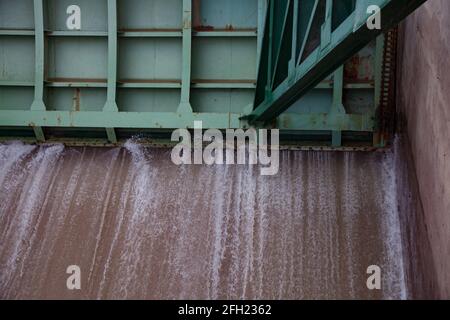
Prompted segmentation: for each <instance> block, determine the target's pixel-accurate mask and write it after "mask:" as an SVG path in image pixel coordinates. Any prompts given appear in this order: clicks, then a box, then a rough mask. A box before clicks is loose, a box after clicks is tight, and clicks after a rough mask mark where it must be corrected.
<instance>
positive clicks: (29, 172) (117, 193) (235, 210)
mask: <svg viewBox="0 0 450 320" xmlns="http://www.w3.org/2000/svg"><path fill="white" fill-rule="evenodd" d="M0 188H1V190H0V298H4V299H5V298H6V299H24V298H33V299H35V298H44V299H50V298H60V299H78V298H82V299H88V298H89V299H91V298H92V299H134V298H136V299H217V298H221V299H241V298H254V299H260V298H263V299H305V298H308V299H318V298H331V299H334V298H369V299H372V298H383V299H390V298H406V297H407V296H408V292H407V289H406V288H407V287H408V286H407V284H406V280H405V279H406V277H405V275H404V274H405V273H404V268H405V267H404V266H405V261H403V256H404V254H403V252H402V251H403V248H402V244H401V243H402V241H401V232H400V224H399V216H398V215H399V214H398V208H397V196H396V180H395V156H394V154H393V153H392V152H387V153H331V152H323V153H322V152H294V151H284V152H282V153H281V159H280V172H279V174H278V175H276V176H273V177H267V176H261V175H260V170H259V168H257V167H254V168H249V167H246V166H212V167H208V166H184V167H177V166H175V165H173V164H172V163H171V161H170V151H168V150H156V149H149V148H145V147H142V146H139V145H137V144H133V143H127V145H126V146H125V147H124V148H116V149H101V148H65V147H63V146H61V145H53V146H41V147H37V146H29V145H24V144H21V143H18V142H16V143H10V144H4V145H0ZM406 263H407V261H406ZM70 265H78V266H79V267H80V269H81V279H82V280H81V282H82V288H81V290H79V291H70V290H68V289H67V287H66V280H67V278H68V277H69V275H68V274H66V269H67V267H68V266H70ZM370 265H378V266H379V267H381V269H382V289H381V290H380V291H370V290H368V288H367V286H366V281H367V278H368V275H367V273H366V271H367V268H368V267H369V266H370Z"/></svg>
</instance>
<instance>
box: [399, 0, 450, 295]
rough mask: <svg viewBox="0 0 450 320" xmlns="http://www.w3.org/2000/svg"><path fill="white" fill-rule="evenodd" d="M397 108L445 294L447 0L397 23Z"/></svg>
mask: <svg viewBox="0 0 450 320" xmlns="http://www.w3.org/2000/svg"><path fill="white" fill-rule="evenodd" d="M400 40H401V41H400V43H401V47H402V48H401V49H402V50H401V52H400V55H399V59H398V60H399V66H400V70H399V72H398V79H397V80H398V109H399V114H400V117H401V119H402V120H404V125H405V127H406V131H407V134H408V136H409V139H410V145H411V150H412V157H413V160H414V165H415V167H416V172H417V181H418V189H419V193H420V195H421V202H422V207H423V214H424V223H425V225H426V229H427V233H428V237H429V241H430V244H431V254H432V260H433V261H432V263H433V264H434V267H435V269H436V274H437V287H438V293H439V295H440V297H441V298H450V1H448V0H429V1H428V2H427V3H426V4H424V6H422V7H421V8H420V9H419V10H417V11H416V12H415V13H414V14H413V15H412V16H410V17H409V18H408V19H407V20H406V21H405V22H404V23H403V25H402V26H401V36H400Z"/></svg>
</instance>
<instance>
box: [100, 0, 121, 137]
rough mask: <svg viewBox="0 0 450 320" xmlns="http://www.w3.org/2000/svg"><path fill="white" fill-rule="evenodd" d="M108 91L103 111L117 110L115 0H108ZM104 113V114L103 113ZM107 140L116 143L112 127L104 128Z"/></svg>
mask: <svg viewBox="0 0 450 320" xmlns="http://www.w3.org/2000/svg"><path fill="white" fill-rule="evenodd" d="M107 90H108V92H107V99H106V103H105V106H104V108H103V111H104V112H118V111H119V108H118V107H117V103H116V94H117V0H108V89H107ZM105 115H106V114H105ZM106 134H107V135H108V140H109V141H110V142H112V143H117V138H116V134H115V130H114V128H106Z"/></svg>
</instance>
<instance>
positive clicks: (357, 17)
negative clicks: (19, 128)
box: [245, 0, 425, 145]
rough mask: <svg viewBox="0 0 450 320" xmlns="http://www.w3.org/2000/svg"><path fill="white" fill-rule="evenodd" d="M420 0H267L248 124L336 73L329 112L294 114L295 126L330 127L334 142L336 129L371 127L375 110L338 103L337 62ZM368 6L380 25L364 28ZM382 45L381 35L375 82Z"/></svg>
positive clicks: (339, 80)
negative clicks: (356, 111)
mask: <svg viewBox="0 0 450 320" xmlns="http://www.w3.org/2000/svg"><path fill="white" fill-rule="evenodd" d="M423 2H425V0H370V1H369V0H339V1H333V0H281V1H275V0H269V9H268V11H267V18H266V25H265V33H264V41H263V48H262V49H261V52H262V58H261V60H260V66H259V77H258V83H257V92H256V97H255V109H254V111H253V112H252V113H251V114H250V115H248V116H246V117H245V119H247V120H249V121H250V122H251V123H253V124H257V123H258V122H261V123H263V124H264V123H266V124H267V123H268V122H270V121H273V120H274V119H276V118H277V117H279V116H280V115H281V114H282V113H283V112H284V111H286V110H287V109H288V108H289V107H290V106H291V105H292V104H293V103H294V102H296V101H298V99H300V98H301V97H302V96H304V95H305V94H306V93H307V92H309V91H310V90H311V89H312V88H314V87H315V86H317V85H318V84H319V83H320V82H321V81H322V80H323V79H324V78H325V77H327V76H328V75H330V74H331V73H332V72H335V73H334V89H335V94H334V102H333V106H332V108H331V110H330V111H329V113H327V114H313V115H307V116H297V117H298V119H297V125H298V127H299V128H302V129H304V130H311V129H314V130H331V131H333V144H335V145H340V143H341V142H340V132H341V131H346V130H351V131H374V130H376V126H375V125H374V123H371V121H370V119H372V118H373V117H374V114H375V112H374V113H373V114H367V115H366V116H364V115H351V114H346V113H345V110H344V109H343V108H342V90H341V89H342V67H340V66H341V65H342V64H343V63H344V62H346V61H347V60H348V59H349V58H350V57H352V56H353V55H354V54H355V53H357V52H358V51H359V50H361V49H362V48H363V47H364V46H365V45H367V44H368V43H369V42H370V41H372V40H373V39H375V38H377V37H378V36H379V35H380V34H382V33H384V32H386V31H387V30H389V29H390V28H391V27H393V26H394V25H396V24H397V23H398V22H399V21H401V20H402V19H403V18H405V17H406V16H407V15H409V14H410V13H411V12H412V11H413V10H415V9H416V8H417V7H418V6H420V5H421V4H422V3H423ZM369 5H377V6H378V7H379V8H380V9H381V19H382V29H381V30H377V29H374V30H369V28H368V27H367V23H366V22H367V19H368V18H369V16H370V14H371V13H370V12H369V13H368V12H367V8H368V6H369ZM306 17H309V18H308V19H305V18H306ZM305 21H308V22H307V23H305ZM383 44H384V40H383V39H382V38H380V39H379V40H378V46H377V60H378V61H377V76H378V79H377V81H378V82H380V80H381V79H380V77H381V68H382V61H381V60H380V59H382V52H383ZM336 70H337V71H336ZM379 88H380V86H378V92H377V95H378V96H379V94H380V89H379ZM317 123H320V125H317Z"/></svg>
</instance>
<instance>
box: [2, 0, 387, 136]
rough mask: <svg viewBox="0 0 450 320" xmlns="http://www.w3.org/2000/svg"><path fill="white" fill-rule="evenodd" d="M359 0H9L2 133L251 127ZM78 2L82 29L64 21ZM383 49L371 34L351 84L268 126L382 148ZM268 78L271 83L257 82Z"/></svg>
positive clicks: (315, 92) (350, 68) (311, 95)
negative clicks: (377, 136)
mask: <svg viewBox="0 0 450 320" xmlns="http://www.w3.org/2000/svg"><path fill="white" fill-rule="evenodd" d="M275 3H276V4H275ZM336 3H340V4H339V5H333V6H331V4H336ZM357 3H358V1H357V0H356V2H355V0H345V1H327V0H320V1H316V0H286V1H275V2H272V4H270V3H269V2H268V1H266V0H228V1H223V0H0V68H1V69H0V134H1V135H6V136H12V137H17V136H24V137H25V136H27V137H28V136H29V135H30V132H31V134H34V135H35V137H36V138H37V139H38V140H41V141H43V140H44V139H47V140H48V139H50V140H51V139H52V137H54V136H55V137H56V136H57V137H68V138H69V137H70V138H72V137H73V136H77V135H78V137H79V139H80V140H83V139H85V138H94V139H98V138H101V139H108V140H110V142H116V140H117V139H118V138H121V137H122V135H124V132H127V134H128V133H131V134H142V133H143V132H145V133H152V132H155V133H159V132H160V130H166V131H165V132H170V130H171V129H175V128H180V127H189V128H190V127H192V126H193V124H194V123H193V121H194V120H203V121H204V124H203V126H204V128H219V129H226V128H247V127H248V126H249V123H248V121H247V120H245V119H242V118H243V117H244V116H246V115H248V114H249V113H250V112H251V111H252V110H253V109H254V107H255V106H258V105H259V104H260V103H261V102H262V101H264V100H265V99H266V93H267V90H274V89H275V88H272V87H273V86H278V85H280V84H281V85H283V83H284V79H285V78H286V77H288V78H292V77H294V78H292V79H294V80H295V73H292V71H293V70H294V69H293V68H294V67H297V65H299V63H300V62H301V61H297V57H298V56H299V55H301V53H302V52H303V53H308V52H312V50H313V49H314V45H316V46H317V45H319V44H320V43H322V45H324V44H326V43H327V41H331V40H332V37H331V33H332V32H335V31H336V30H338V28H339V27H340V25H341V23H342V22H345V19H346V18H347V17H348V16H349V15H350V14H351V13H352V12H353V11H354V9H355V6H356V4H357ZM70 5H77V6H79V7H80V9H81V29H80V30H69V29H68V27H67V25H66V20H67V18H68V17H69V15H68V14H67V12H66V11H67V8H68V7H69V6H70ZM322 9H323V11H324V12H323V14H322V16H321V18H317V17H316V15H315V14H313V13H314V12H319V11H320V10H322ZM326 10H328V11H326ZM326 12H328V14H326ZM271 15H272V16H273V17H274V18H276V20H275V21H273V23H272V24H271V23H270V20H266V17H267V16H271ZM325 17H327V19H325ZM321 19H322V20H324V21H322V20H321ZM322 25H323V26H324V27H323V29H324V30H328V31H327V32H326V33H322V34H318V36H319V38H318V39H315V38H314V37H313V36H311V35H310V34H311V33H310V30H312V29H313V28H314V27H319V28H321V27H322ZM267 28H270V30H272V33H269V35H270V37H269V36H264V34H265V33H264V31H266V33H267V32H268V30H269V29H267ZM269 38H270V43H269ZM316 38H317V34H316ZM317 41H318V42H317ZM269 45H270V50H268V48H269ZM383 50H384V40H383V39H382V38H380V39H379V40H378V41H374V42H371V43H370V44H369V45H368V46H367V47H366V48H364V49H363V50H362V51H360V52H359V53H358V54H356V55H355V56H354V57H353V58H352V59H351V60H350V61H349V62H348V63H346V64H345V66H344V67H343V69H342V75H341V76H340V78H342V81H339V79H340V78H339V74H335V75H331V76H329V77H327V78H324V79H322V82H320V83H319V84H318V85H317V86H316V87H315V88H313V89H312V90H311V91H309V92H308V93H307V94H306V95H304V96H303V97H302V98H301V99H299V100H298V101H296V102H295V103H293V104H292V105H291V106H290V107H289V109H288V110H286V112H285V113H283V115H282V116H280V117H279V118H277V119H275V120H274V121H272V122H270V123H266V124H265V126H267V127H278V128H280V129H281V130H283V131H286V132H289V135H290V136H292V133H294V136H295V135H297V137H298V138H299V139H302V135H305V136H308V137H311V136H320V138H319V139H320V140H321V141H322V140H324V139H325V140H327V139H329V140H330V144H331V143H333V141H334V144H336V141H339V142H340V137H341V132H346V133H345V139H347V138H348V137H350V138H351V137H353V136H354V137H355V139H356V140H358V141H360V140H361V139H360V137H361V136H365V137H368V138H367V139H366V140H367V141H368V143H369V144H372V134H373V132H374V131H375V130H376V127H377V120H376V117H375V110H376V105H378V103H380V97H381V94H382V75H383V70H384V68H383ZM269 55H270V64H268V63H266V60H265V58H264V57H267V56H269ZM258 69H259V74H258ZM269 71H270V72H269ZM268 72H269V73H270V75H269V76H267V73H268ZM268 79H270V86H269V88H266V86H263V87H260V86H259V84H260V83H267V81H268ZM257 83H258V87H257ZM338 83H341V84H340V85H338ZM255 101H256V102H257V103H256V105H255ZM341 104H343V106H344V107H345V110H346V112H347V113H348V114H341V113H340V112H339V111H340V110H341V111H342V108H340V105H341ZM330 110H334V111H333V112H336V113H333V112H332V113H330ZM311 132H314V134H312V135H311ZM352 132H354V133H355V134H353V133H352ZM124 137H125V135H124ZM333 137H334V138H333ZM333 139H334V140H333ZM345 139H344V140H345Z"/></svg>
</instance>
